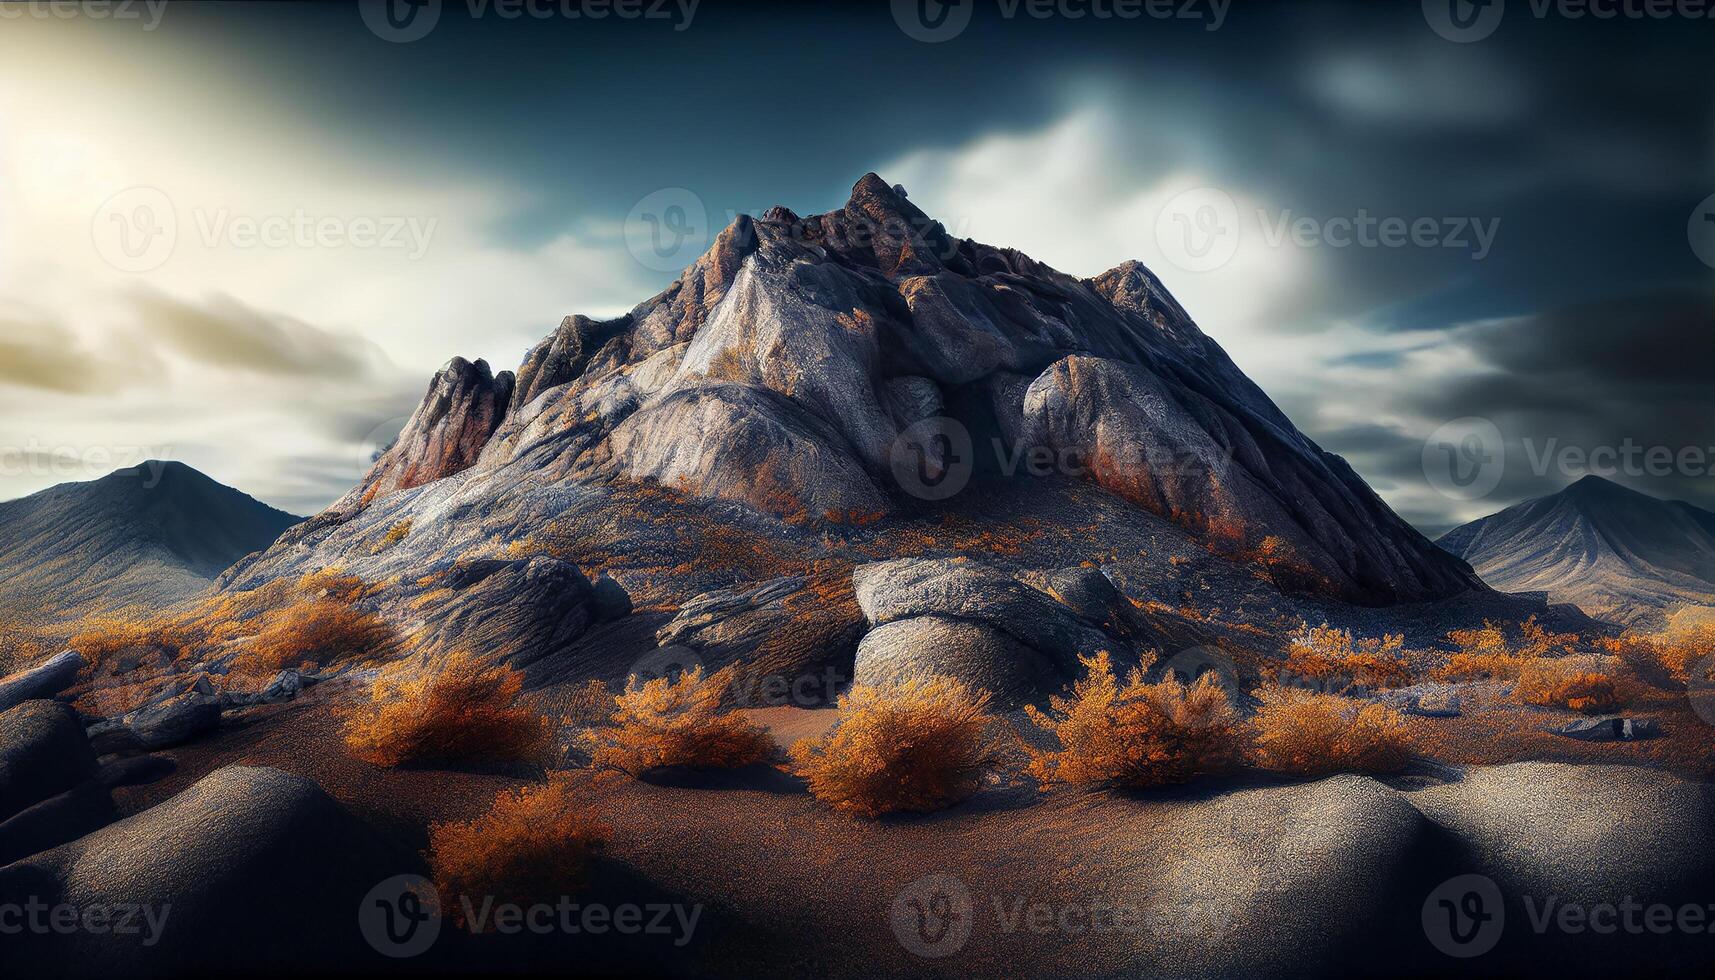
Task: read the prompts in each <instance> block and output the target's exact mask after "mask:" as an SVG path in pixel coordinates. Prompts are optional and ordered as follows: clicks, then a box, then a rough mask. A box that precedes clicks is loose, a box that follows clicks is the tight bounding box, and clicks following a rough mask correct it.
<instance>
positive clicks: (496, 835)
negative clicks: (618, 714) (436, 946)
mask: <svg viewBox="0 0 1715 980" xmlns="http://www.w3.org/2000/svg"><path fill="white" fill-rule="evenodd" d="M611 833H612V829H611V828H609V827H608V826H607V825H606V824H604V823H602V822H601V820H600V819H598V818H597V817H596V815H595V814H594V813H593V812H591V811H590V810H589V809H588V808H587V807H585V806H584V805H582V804H581V803H580V802H579V801H578V799H577V797H576V794H575V791H574V787H573V784H572V778H571V776H570V774H568V773H564V772H557V773H553V774H552V775H550V776H549V777H548V781H547V782H546V783H543V784H540V785H536V786H525V787H523V788H521V789H517V790H513V791H511V792H505V793H501V794H500V795H499V796H497V797H495V799H494V805H493V806H491V807H490V808H489V810H488V812H487V813H485V814H483V815H482V816H480V817H477V818H476V819H474V820H469V821H465V822H462V823H439V824H435V825H434V826H433V827H430V828H429V867H430V868H431V870H432V871H433V873H434V877H435V886H436V889H437V890H438V891H439V892H440V895H441V898H442V900H443V901H447V902H450V903H452V905H453V914H454V917H455V920H456V921H459V922H460V924H461V925H463V926H464V927H465V928H467V929H468V928H471V924H470V923H469V922H468V921H465V916H464V903H462V902H460V901H458V896H464V897H466V898H468V899H469V900H470V903H471V905H472V907H475V908H480V907H481V906H482V903H483V901H484V900H485V899H487V898H489V897H492V898H493V899H494V902H495V903H496V904H501V903H513V904H518V905H529V904H534V903H537V902H544V901H552V900H554V899H556V898H558V897H559V896H562V895H567V894H570V893H571V892H572V891H574V890H575V889H576V888H577V887H578V886H580V885H582V884H583V883H584V882H585V880H586V879H587V878H588V876H589V870H590V865H591V863H592V861H593V859H594V857H595V855H596V854H597V853H598V852H599V851H601V850H602V848H603V847H604V846H605V845H606V843H607V839H608V836H609V835H610V834H611Z"/></svg>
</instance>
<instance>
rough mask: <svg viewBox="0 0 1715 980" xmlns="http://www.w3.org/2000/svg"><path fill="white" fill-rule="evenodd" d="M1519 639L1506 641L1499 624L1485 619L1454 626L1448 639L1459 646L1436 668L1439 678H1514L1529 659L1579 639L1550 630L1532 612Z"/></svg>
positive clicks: (1521, 627) (1521, 626)
mask: <svg viewBox="0 0 1715 980" xmlns="http://www.w3.org/2000/svg"><path fill="white" fill-rule="evenodd" d="M1518 634H1519V638H1518V642H1517V643H1509V642H1508V640H1507V636H1506V632H1505V630H1503V629H1502V628H1501V627H1500V626H1499V625H1498V624H1496V623H1493V622H1487V621H1485V622H1484V623H1483V628H1482V629H1467V630H1454V631H1453V632H1451V633H1448V634H1447V639H1448V640H1449V641H1450V642H1451V643H1452V644H1453V645H1454V646H1456V647H1458V648H1459V651H1458V652H1457V653H1454V654H1453V655H1451V656H1450V657H1448V658H1447V663H1446V664H1444V665H1443V666H1442V667H1441V668H1440V669H1438V670H1437V671H1436V672H1435V676H1436V678H1437V679H1439V680H1449V681H1459V680H1471V679H1474V678H1484V677H1489V678H1495V679H1497V680H1514V679H1516V678H1517V677H1518V676H1519V672H1520V671H1521V670H1523V669H1524V667H1525V665H1526V664H1527V663H1529V662H1530V661H1531V660H1534V659H1536V658H1539V657H1549V656H1555V655H1557V654H1562V653H1565V652H1567V651H1568V650H1570V649H1571V648H1572V646H1573V644H1575V643H1576V642H1577V640H1578V638H1577V637H1576V636H1574V635H1573V634H1571V633H1550V632H1549V631H1548V630H1547V629H1544V628H1543V626H1542V625H1541V624H1540V623H1538V622H1537V621H1536V617H1535V616H1532V617H1530V618H1529V619H1527V620H1525V621H1524V622H1523V623H1520V624H1519V629H1518Z"/></svg>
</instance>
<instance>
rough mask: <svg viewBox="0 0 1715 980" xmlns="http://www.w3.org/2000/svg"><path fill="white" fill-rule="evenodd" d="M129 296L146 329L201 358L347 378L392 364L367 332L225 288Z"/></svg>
mask: <svg viewBox="0 0 1715 980" xmlns="http://www.w3.org/2000/svg"><path fill="white" fill-rule="evenodd" d="M127 300H128V302H129V305H130V306H131V308H132V310H133V311H134V312H135V314H136V316H137V320H138V324H139V327H140V329H141V330H142V332H143V333H145V334H146V335H148V336H149V337H150V338H151V339H153V340H158V341H160V342H162V343H164V344H166V345H167V346H168V347H170V348H171V349H172V350H174V351H175V352H177V353H179V354H181V355H183V356H185V357H187V358H189V359H190V360H192V361H196V362H198V363H201V364H208V365H216V366H220V367H228V368H237V369H242V370H247V371H256V372H260V373H263V374H276V375H298V376H309V375H313V376H318V377H324V378H338V379H342V380H357V379H360V378H365V377H372V376H375V375H377V374H381V373H384V372H385V371H387V370H388V369H390V368H391V366H392V365H391V362H390V361H389V360H388V358H387V355H386V354H384V353H383V352H382V350H381V348H380V347H379V346H377V345H376V344H374V343H373V342H371V341H369V340H366V339H364V338H362V337H356V336H352V335H349V334H338V333H334V332H332V331H328V330H324V329H322V328H320V327H316V326H313V325H311V324H308V323H305V322H303V321H302V320H298V319H296V318H293V317H289V316H283V315H280V314H274V313H264V312H262V311H260V310H256V309H253V308H251V307H249V306H246V305H245V304H244V303H241V302H239V301H238V300H236V299H233V298H232V297H230V296H226V295H222V294H219V293H216V294H214V295H211V296H209V297H207V298H206V299H205V300H203V302H202V303H201V304H197V303H191V302H186V301H184V300H180V299H176V298H174V297H171V296H168V295H166V294H165V293H161V292H158V291H156V290H153V289H148V288H145V287H138V288H135V289H133V290H131V292H130V294H129V296H128V297H127Z"/></svg>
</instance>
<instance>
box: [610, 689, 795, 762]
mask: <svg viewBox="0 0 1715 980" xmlns="http://www.w3.org/2000/svg"><path fill="white" fill-rule="evenodd" d="M732 679H733V670H732V668H730V667H728V668H727V669H725V670H722V671H719V672H717V673H714V674H709V675H706V676H705V675H704V673H703V668H702V667H701V666H698V667H694V668H692V669H691V670H688V671H686V672H685V673H683V674H681V675H680V676H679V678H678V679H677V680H673V679H670V678H666V677H661V678H656V679H655V680H652V681H648V682H646V683H642V684H639V683H638V682H637V679H636V678H632V679H631V681H630V682H629V683H628V684H627V685H626V688H625V692H624V693H622V694H620V695H618V696H617V697H615V698H614V705H615V709H616V710H615V711H614V713H613V720H612V724H611V725H609V726H607V727H603V728H598V729H594V730H592V731H590V732H588V733H587V734H586V738H585V740H586V741H587V742H588V743H589V745H590V749H591V751H590V758H591V761H592V763H593V764H594V765H597V766H602V767H606V768H610V769H617V770H619V771H621V772H628V773H631V774H632V775H638V774H640V773H643V772H646V771H648V770H650V769H657V768H660V767H662V766H690V767H693V768H698V769H736V768H739V767H741V766H748V765H753V764H755V763H758V762H761V761H763V760H764V759H767V758H768V757H769V756H770V755H772V754H773V753H774V739H773V738H772V737H770V736H769V734H768V732H767V730H766V729H763V728H761V727H759V726H756V725H753V724H751V723H750V722H749V721H746V720H745V719H744V717H743V716H741V715H739V714H737V713H735V712H733V711H729V710H724V709H723V708H722V707H721V701H722V700H723V698H724V697H725V696H726V692H727V688H728V687H730V686H731V684H732Z"/></svg>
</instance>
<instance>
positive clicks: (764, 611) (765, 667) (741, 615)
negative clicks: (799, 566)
mask: <svg viewBox="0 0 1715 980" xmlns="http://www.w3.org/2000/svg"><path fill="white" fill-rule="evenodd" d="M863 629H864V621H863V616H862V615H861V614H860V613H859V612H858V611H857V610H856V609H855V608H852V607H851V605H850V603H839V602H830V601H827V600H826V599H825V598H824V597H822V596H820V595H818V594H817V592H816V590H815V589H814V588H813V587H812V584H811V582H810V581H809V579H808V578H806V577H805V576H802V575H793V576H787V577H783V578H777V579H771V580H769V581H766V582H762V583H760V584H749V585H742V586H736V587H734V588H730V589H716V590H714V591H712V592H705V593H702V594H701V595H698V596H696V597H694V598H692V599H691V600H690V601H688V602H686V603H684V604H683V605H682V606H680V607H679V611H678V613H677V614H676V615H675V616H674V617H673V618H672V620H670V621H669V622H668V623H667V625H665V626H663V627H661V628H660V629H659V630H657V631H656V633H655V639H656V642H657V643H658V644H659V645H660V646H661V647H680V648H683V649H685V650H688V651H690V653H691V655H692V656H693V657H694V658H695V661H696V662H698V663H701V664H702V665H703V666H704V667H706V668H708V669H709V670H719V669H720V668H722V667H725V666H727V665H729V664H740V665H742V666H743V667H744V670H743V671H742V676H741V677H740V678H739V679H738V680H739V692H740V695H741V696H743V695H745V694H746V693H747V692H748V693H753V694H758V695H763V694H765V693H766V692H765V691H764V689H763V688H762V687H761V684H762V682H763V681H762V679H763V678H767V677H777V678H780V681H779V682H775V683H776V684H780V683H782V682H784V683H785V686H786V687H787V688H789V689H790V690H789V693H788V694H787V695H786V697H789V698H790V699H791V702H792V703H794V704H798V705H799V706H800V707H813V706H815V705H817V704H823V703H827V702H829V701H832V700H833V698H834V696H835V695H836V694H837V693H838V692H839V690H840V689H841V688H843V687H844V686H845V684H846V683H847V682H849V681H850V680H851V679H852V660H853V656H854V654H855V651H856V648H857V642H858V638H859V636H861V635H862V633H863ZM775 700H780V699H779V698H776V699H775Z"/></svg>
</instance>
